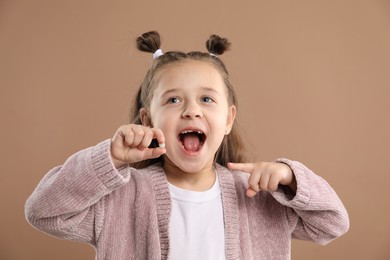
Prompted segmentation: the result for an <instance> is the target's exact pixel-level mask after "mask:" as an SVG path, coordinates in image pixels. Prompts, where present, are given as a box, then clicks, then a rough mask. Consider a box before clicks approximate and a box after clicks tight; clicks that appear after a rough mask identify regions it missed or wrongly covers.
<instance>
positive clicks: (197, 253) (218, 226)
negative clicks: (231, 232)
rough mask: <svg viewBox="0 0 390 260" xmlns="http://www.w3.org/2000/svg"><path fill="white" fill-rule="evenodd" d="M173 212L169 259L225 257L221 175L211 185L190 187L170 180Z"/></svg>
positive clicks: (217, 258) (188, 259)
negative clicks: (198, 188) (202, 189)
mask: <svg viewBox="0 0 390 260" xmlns="http://www.w3.org/2000/svg"><path fill="white" fill-rule="evenodd" d="M169 189H170V192H171V195H172V212H171V214H172V215H171V219H170V225H169V233H170V257H169V259H172V260H176V259H178V260H179V259H180V260H183V259H185V260H190V259H194V260H195V259H196V260H199V259H202V260H204V259H213V260H214V259H215V260H219V259H225V233H224V220H223V209H222V200H221V189H220V187H219V182H218V177H217V179H216V181H215V183H214V185H213V187H211V189H209V190H207V191H204V192H197V191H189V190H184V189H181V188H178V187H176V186H174V185H172V184H169Z"/></svg>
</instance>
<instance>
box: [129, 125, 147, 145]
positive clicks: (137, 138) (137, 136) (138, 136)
mask: <svg viewBox="0 0 390 260" xmlns="http://www.w3.org/2000/svg"><path fill="white" fill-rule="evenodd" d="M132 130H133V133H134V138H133V143H131V144H130V146H131V147H137V146H139V145H140V144H141V142H142V140H143V139H144V136H145V132H144V129H142V128H141V127H134V128H133V129H132Z"/></svg>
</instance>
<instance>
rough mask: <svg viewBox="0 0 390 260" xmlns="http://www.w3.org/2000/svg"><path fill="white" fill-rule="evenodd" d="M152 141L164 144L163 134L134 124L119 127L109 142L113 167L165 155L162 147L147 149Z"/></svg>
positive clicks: (158, 130)
mask: <svg viewBox="0 0 390 260" xmlns="http://www.w3.org/2000/svg"><path fill="white" fill-rule="evenodd" d="M153 139H157V141H158V143H159V144H165V137H164V134H163V132H162V131H161V130H160V129H158V128H149V127H146V126H143V125H135V124H130V125H123V126H121V127H119V129H118V130H117V131H116V133H115V135H114V137H113V138H112V141H111V157H112V161H113V163H114V165H115V167H117V168H118V167H120V166H122V165H125V164H129V163H135V162H140V161H144V160H147V159H152V158H157V157H159V156H161V155H163V154H164V153H166V149H165V148H164V147H157V148H149V145H150V144H151V142H152V140H153Z"/></svg>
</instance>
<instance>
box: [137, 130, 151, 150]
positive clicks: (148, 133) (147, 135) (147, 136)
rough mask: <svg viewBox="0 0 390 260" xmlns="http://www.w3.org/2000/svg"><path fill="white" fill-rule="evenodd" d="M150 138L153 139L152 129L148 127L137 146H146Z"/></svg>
mask: <svg viewBox="0 0 390 260" xmlns="http://www.w3.org/2000/svg"><path fill="white" fill-rule="evenodd" d="M152 140H153V131H152V130H150V129H147V130H144V137H143V139H142V141H141V143H140V144H139V146H138V148H141V149H143V148H148V147H149V145H150V143H151V142H152Z"/></svg>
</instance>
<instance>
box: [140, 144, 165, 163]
mask: <svg viewBox="0 0 390 260" xmlns="http://www.w3.org/2000/svg"><path fill="white" fill-rule="evenodd" d="M166 152H167V150H166V149H165V148H162V147H157V148H147V149H146V150H145V153H144V160H147V159H154V158H157V157H160V156H161V155H163V154H165V153H166Z"/></svg>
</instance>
